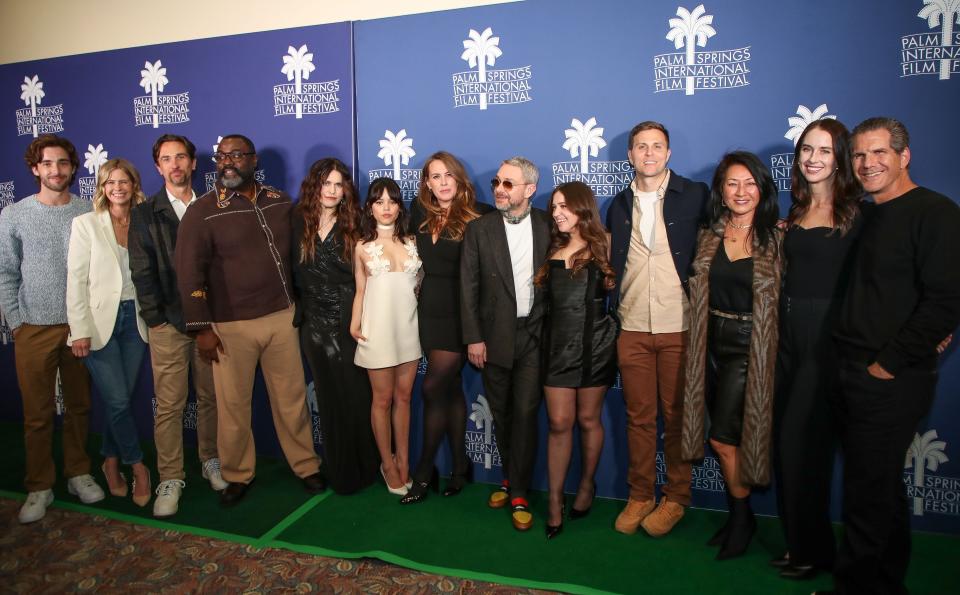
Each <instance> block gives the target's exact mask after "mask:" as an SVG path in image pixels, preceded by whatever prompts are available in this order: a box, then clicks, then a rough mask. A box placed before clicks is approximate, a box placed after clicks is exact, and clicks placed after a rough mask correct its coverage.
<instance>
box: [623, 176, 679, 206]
mask: <svg viewBox="0 0 960 595" xmlns="http://www.w3.org/2000/svg"><path fill="white" fill-rule="evenodd" d="M670 173H671V172H670V170H669V169H667V175H666V176H665V177H664V178H663V182H661V184H660V185H659V186H657V190H661V189H662V192H657V193H656V199H655V200H649V199H648V200H647V201H645V203H644V204H646V202H650V203H654V202H656V201H657V200H663V197H664V196H666V194H667V186H668V185H669V184H670ZM630 190H631V191H633V199H634V205H636V203H637V201H638V200H640V195H641V194H645V193H646V192H645V191H644V190H641V189H640V185H639V184H637V178H636V176H634V178H633V181H631V182H630Z"/></svg>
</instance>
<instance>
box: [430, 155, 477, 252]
mask: <svg viewBox="0 0 960 595" xmlns="http://www.w3.org/2000/svg"><path fill="white" fill-rule="evenodd" d="M434 161H439V162H441V163H443V164H444V165H445V166H446V167H447V171H449V172H450V173H451V174H453V179H454V180H456V181H457V191H456V193H454V195H453V201H451V203H450V208H449V209H447V210H446V211H444V210H443V209H441V208H440V203H438V202H437V198H436V197H435V196H434V195H433V192H432V191H431V190H430V186H429V185H428V180H429V176H430V171H429V170H430V164H431V163H433V162H434ZM417 201H418V202H419V203H420V206H422V207H423V212H424V213H426V216H425V217H424V220H423V222H422V223H421V224H420V227H419V228H418V229H417V230H415V231H419V232H424V233H431V234H437V235H438V236H439V235H441V234H444V232H446V235H445V237H447V238H449V239H451V240H456V241H460V240H462V239H463V232H464V231H465V230H466V229H467V223H469V222H471V221H473V220H474V219H476V218H477V217H479V216H480V214H479V213H478V212H477V211H476V209H475V208H474V205H476V204H477V192H476V190H475V189H474V187H473V184H472V183H471V182H470V178H468V177H467V172H466V170H465V169H464V167H463V164H462V163H460V160H459V159H457V158H456V157H454V156H453V155H452V154H450V153H448V152H446V151H437V152H436V153H434V154H433V155H431V156H430V157H428V158H427V161H426V163H424V165H423V171H421V172H420V190H419V191H418V192H417Z"/></svg>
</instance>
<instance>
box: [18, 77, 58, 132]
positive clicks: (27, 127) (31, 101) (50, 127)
mask: <svg viewBox="0 0 960 595" xmlns="http://www.w3.org/2000/svg"><path fill="white" fill-rule="evenodd" d="M46 96H47V93H46V92H45V91H44V90H43V82H42V81H41V80H40V75H38V74H35V75H33V77H32V78H31V77H29V76H25V77H23V83H21V85H20V100H21V101H23V103H24V104H25V105H26V106H27V107H22V108H20V109H18V110H17V111H16V115H17V136H26V135H28V134H32V135H33V138H37V136H39V135H41V134H55V133H57V132H63V104H62V103H61V104H58V105H46V106H43V107H41V106H40V103H41V102H42V101H43V98H44V97H46Z"/></svg>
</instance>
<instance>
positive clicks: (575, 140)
mask: <svg viewBox="0 0 960 595" xmlns="http://www.w3.org/2000/svg"><path fill="white" fill-rule="evenodd" d="M570 126H572V128H567V129H566V130H564V131H563V134H564V136H566V137H567V140H565V141H563V148H564V149H566V150H568V151H570V157H577V156H578V155H579V156H580V173H581V174H587V173H590V172H589V169H588V167H587V159H588V157H597V156H598V155H599V154H600V153H599V151H600V149H602V148H604V147H605V146H607V141H605V140H603V128H600V127H597V119H596V118H590V119H589V120H587V122H586V124H584V123H582V122H580V120H578V119H576V118H573V119H572V120H571V121H570Z"/></svg>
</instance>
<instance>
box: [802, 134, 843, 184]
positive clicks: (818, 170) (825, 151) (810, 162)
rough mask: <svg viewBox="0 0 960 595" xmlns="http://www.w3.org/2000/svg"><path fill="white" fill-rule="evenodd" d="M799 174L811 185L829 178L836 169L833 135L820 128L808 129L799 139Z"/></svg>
mask: <svg viewBox="0 0 960 595" xmlns="http://www.w3.org/2000/svg"><path fill="white" fill-rule="evenodd" d="M799 147H800V156H799V161H800V174H801V175H803V177H804V178H805V179H806V180H807V182H808V183H809V184H811V185H813V184H817V183H820V182H825V181H827V180H829V179H830V178H831V177H832V176H833V175H834V174H835V173H836V171H837V159H836V155H834V153H833V137H832V136H830V133H829V132H827V131H826V130H823V129H821V128H813V129H811V130H809V131H808V132H807V133H806V134H805V135H803V138H801V139H800V145H799Z"/></svg>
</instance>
